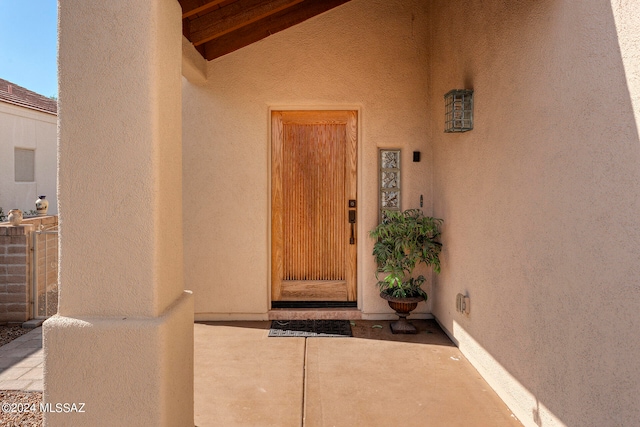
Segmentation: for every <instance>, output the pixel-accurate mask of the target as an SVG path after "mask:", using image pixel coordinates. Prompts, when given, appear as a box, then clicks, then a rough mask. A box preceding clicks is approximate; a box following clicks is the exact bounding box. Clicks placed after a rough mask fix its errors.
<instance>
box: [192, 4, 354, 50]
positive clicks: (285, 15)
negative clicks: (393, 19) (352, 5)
mask: <svg viewBox="0 0 640 427" xmlns="http://www.w3.org/2000/svg"><path fill="white" fill-rule="evenodd" d="M348 1H350V0H305V1H304V2H303V3H300V4H297V5H295V6H293V7H291V8H289V9H286V10H284V11H281V12H279V13H277V14H274V15H271V16H269V17H267V18H265V19H262V20H260V21H258V22H255V23H253V24H251V25H248V26H245V27H242V28H240V29H237V30H235V31H233V32H231V33H228V34H225V35H223V36H221V37H218V38H216V39H214V40H211V41H209V42H207V43H205V45H204V46H205V56H204V57H205V59H207V60H209V61H210V60H212V59H215V58H218V57H220V56H223V55H226V54H228V53H231V52H233V51H235V50H238V49H240V48H243V47H245V46H247V45H250V44H251V43H255V42H257V41H259V40H262V39H264V38H266V37H268V36H270V35H271V34H275V33H277V32H280V31H282V30H285V29H287V28H289V27H292V26H294V25H296V24H299V23H301V22H303V21H306V20H307V19H309V18H312V17H314V16H316V15H319V14H321V13H323V12H326V11H328V10H330V9H333V8H334V7H336V6H340V5H341V4H344V3H347V2H348Z"/></svg>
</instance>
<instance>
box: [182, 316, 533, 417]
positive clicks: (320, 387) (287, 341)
mask: <svg viewBox="0 0 640 427" xmlns="http://www.w3.org/2000/svg"><path fill="white" fill-rule="evenodd" d="M354 323H355V326H352V330H353V335H354V337H353V338H273V337H272V338H269V337H268V332H269V325H270V322H229V323H219V322H217V323H209V324H196V325H195V382H194V387H195V393H194V396H195V424H196V426H198V427H206V426H225V427H232V426H261V427H263V426H278V427H288V426H309V427H316V426H317V427H320V426H323V427H324V426H349V427H353V426H367V427H371V426H392V425H398V426H400V425H402V426H420V427H428V426H437V427H439V426H443V427H444V426H446V427H453V426H474V427H483V426H487V427H489V426H490V427H501V426H520V425H521V424H520V423H519V422H518V421H517V420H516V418H515V417H514V416H513V415H512V414H511V412H510V411H509V409H508V408H507V407H506V405H505V404H504V403H503V402H502V400H500V398H499V397H498V396H497V395H496V393H495V392H494V391H493V390H492V389H491V388H490V387H489V386H488V384H487V383H486V382H485V381H484V380H483V379H482V378H481V377H480V375H479V374H478V372H477V371H476V370H475V369H474V368H473V367H472V366H471V364H470V363H469V362H468V361H467V360H466V359H465V358H464V356H463V355H462V354H461V353H460V351H459V350H458V348H457V347H455V346H454V345H453V343H452V342H451V341H450V340H449V338H448V337H447V336H446V335H445V334H444V333H443V332H442V330H441V329H440V328H439V327H438V325H437V323H436V322H435V321H428V320H422V321H414V324H415V325H416V326H418V328H419V330H420V333H419V334H417V335H403V336H398V335H392V334H391V332H390V330H389V322H385V321H375V322H374V321H363V320H355V321H354ZM375 325H379V326H382V328H379V327H377V326H375Z"/></svg>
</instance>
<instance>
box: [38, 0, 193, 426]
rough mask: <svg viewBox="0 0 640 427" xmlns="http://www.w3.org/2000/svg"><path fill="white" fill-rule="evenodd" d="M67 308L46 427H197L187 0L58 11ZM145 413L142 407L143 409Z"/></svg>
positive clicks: (56, 322)
mask: <svg viewBox="0 0 640 427" xmlns="http://www.w3.org/2000/svg"><path fill="white" fill-rule="evenodd" d="M58 16H59V40H60V45H59V81H60V84H59V94H60V109H59V117H60V135H59V138H60V140H59V161H60V169H59V182H60V187H59V188H60V191H59V201H60V261H59V265H60V273H59V279H60V294H59V297H60V300H59V309H58V315H56V316H53V317H51V318H49V319H48V320H47V321H46V322H45V323H44V326H43V333H44V341H43V345H44V353H45V362H44V400H45V402H50V403H52V404H54V405H55V403H56V402H60V403H62V402H69V403H71V402H75V403H80V402H84V403H86V410H85V412H84V413H82V414H73V413H64V412H62V413H47V414H45V425H48V426H65V427H66V426H89V425H90V426H117V425H132V426H133V425H136V426H147V425H148V426H193V299H192V295H191V293H190V292H188V291H185V290H184V273H183V252H182V247H183V244H182V206H181V202H180V201H181V200H182V115H181V84H182V83H181V82H182V77H181V66H182V62H181V57H182V55H181V51H182V25H181V10H180V5H179V3H178V2H177V1H176V0H139V1H135V2H131V1H128V0H112V1H109V2H87V1H84V0H80V1H77V0H76V1H73V0H71V1H64V2H63V1H61V2H59V14H58ZM132 404H133V406H135V408H133V407H132Z"/></svg>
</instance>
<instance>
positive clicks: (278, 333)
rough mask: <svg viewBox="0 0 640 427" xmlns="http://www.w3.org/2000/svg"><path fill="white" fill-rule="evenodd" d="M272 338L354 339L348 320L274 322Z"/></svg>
mask: <svg viewBox="0 0 640 427" xmlns="http://www.w3.org/2000/svg"><path fill="white" fill-rule="evenodd" d="M269 336H270V337H352V336H353V335H352V334H351V323H349V321H348V320H273V321H272V322H271V329H270V330H269Z"/></svg>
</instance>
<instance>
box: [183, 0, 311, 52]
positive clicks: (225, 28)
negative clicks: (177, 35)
mask: <svg viewBox="0 0 640 427" xmlns="http://www.w3.org/2000/svg"><path fill="white" fill-rule="evenodd" d="M302 1H303V0H239V1H237V2H234V3H231V4H229V5H227V6H225V7H221V8H220V9H216V10H213V11H211V12H209V13H207V14H204V15H202V16H201V17H198V18H195V19H192V20H191V22H190V35H191V43H193V44H194V45H195V46H198V45H201V44H203V43H206V42H208V41H209V40H213V39H215V38H218V37H221V36H224V35H225V34H228V33H231V32H232V31H235V30H237V29H239V28H242V27H244V26H246V25H249V24H252V23H254V22H257V21H260V20H261V19H264V18H266V17H268V16H270V15H273V14H275V13H278V12H280V11H282V10H285V9H287V8H289V7H291V6H294V5H296V4H298V3H301V2H302Z"/></svg>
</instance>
